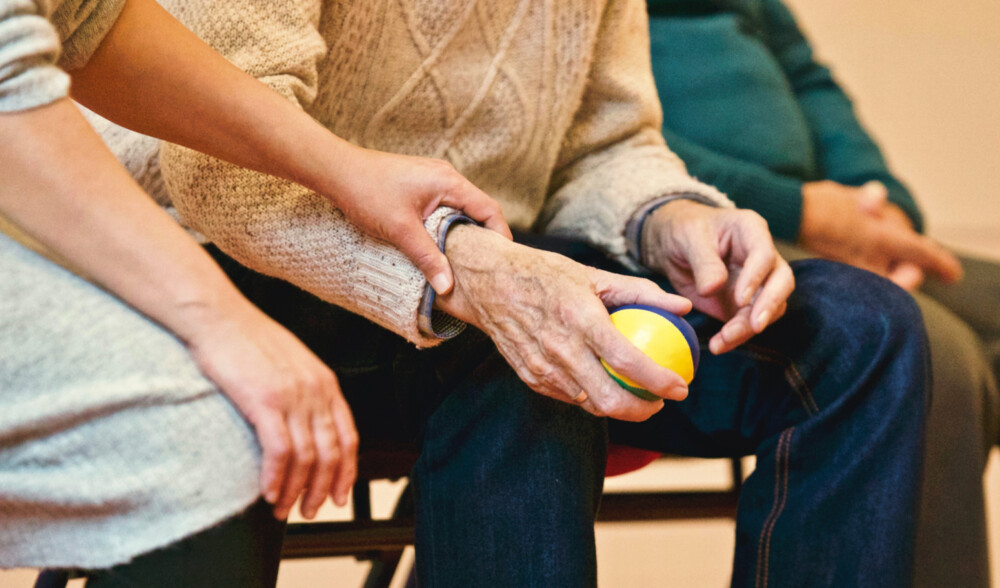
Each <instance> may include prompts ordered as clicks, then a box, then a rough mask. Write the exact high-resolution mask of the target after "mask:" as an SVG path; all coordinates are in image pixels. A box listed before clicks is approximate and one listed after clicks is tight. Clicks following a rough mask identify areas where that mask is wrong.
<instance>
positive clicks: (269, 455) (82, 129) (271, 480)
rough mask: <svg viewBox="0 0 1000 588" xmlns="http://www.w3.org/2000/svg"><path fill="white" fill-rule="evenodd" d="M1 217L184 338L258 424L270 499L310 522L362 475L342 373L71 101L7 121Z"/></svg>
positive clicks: (0, 131)
mask: <svg viewBox="0 0 1000 588" xmlns="http://www.w3.org/2000/svg"><path fill="white" fill-rule="evenodd" d="M0 136H3V137H4V140H3V141H2V142H0V177H3V178H4V181H3V182H0V213H2V214H3V215H4V216H6V217H7V218H9V219H10V220H11V221H13V222H14V223H15V224H16V225H18V226H19V227H20V228H21V229H23V230H24V231H25V232H27V233H28V234H29V235H30V236H32V237H34V238H35V239H37V240H38V241H39V242H41V243H42V244H44V245H45V246H46V247H48V248H50V249H52V250H53V251H55V253H56V254H58V255H59V256H61V257H63V258H65V259H67V260H68V261H69V262H70V263H72V264H73V265H74V266H75V267H78V268H80V269H81V270H82V271H83V272H85V273H86V274H87V275H88V276H90V277H91V278H92V279H93V280H95V281H96V282H97V283H99V284H100V285H102V286H103V287H104V288H106V289H107V290H110V291H111V292H114V293H115V294H117V295H118V296H119V297H121V298H122V299H123V300H125V301H126V302H128V303H129V304H131V305H132V306H134V307H135V308H137V309H138V310H140V311H141V312H143V313H145V314H146V315H148V316H149V317H150V318H152V319H153V320H155V321H157V322H159V323H160V324H161V325H163V326H164V327H166V328H167V329H168V330H170V331H172V332H173V333H175V334H176V335H177V336H178V337H179V338H180V339H181V340H182V341H183V342H184V343H185V344H186V345H187V347H188V348H189V349H190V350H191V353H192V356H193V357H194V358H195V360H196V361H197V362H198V364H199V366H200V367H201V369H202V371H203V372H204V373H205V374H206V375H207V376H208V377H209V378H211V379H212V380H213V381H214V382H215V383H216V384H217V385H218V386H219V387H220V388H221V389H222V390H223V392H225V393H226V394H227V395H228V396H229V397H230V398H231V399H232V400H233V402H234V403H235V404H236V405H237V406H238V407H239V408H240V410H241V411H242V412H243V414H244V415H245V416H246V417H247V419H248V420H249V421H250V422H251V424H253V425H254V427H255V428H256V431H257V435H258V438H259V439H260V442H261V445H262V447H263V449H264V464H263V471H262V473H261V492H262V493H263V494H264V496H265V497H266V498H267V499H268V500H270V501H271V502H274V503H276V514H277V515H278V516H285V515H286V514H287V512H288V510H289V509H290V508H291V505H292V503H293V502H294V500H295V499H296V498H297V497H298V496H299V494H301V492H302V490H303V489H306V491H307V499H306V501H305V502H306V506H305V507H304V510H305V512H306V514H308V515H310V516H311V515H312V514H313V513H314V512H315V509H316V508H318V506H319V503H321V502H322V500H323V499H324V498H325V497H326V496H327V495H328V494H331V493H332V494H333V496H334V498H335V500H337V501H338V502H339V503H343V502H344V501H345V500H346V497H347V492H348V490H349V489H350V486H351V484H352V483H353V480H354V477H355V471H356V463H355V459H356V457H355V451H356V444H357V433H356V432H355V429H354V424H353V420H352V418H351V414H350V409H349V408H348V407H347V404H346V402H345V401H344V399H343V396H342V395H341V393H340V389H339V387H338V385H337V381H336V378H335V377H334V375H333V373H332V372H331V371H330V370H329V369H328V368H326V366H324V365H323V364H322V363H321V362H320V361H319V360H318V359H316V358H315V357H314V356H313V355H312V354H311V353H310V352H309V351H308V350H307V349H306V348H305V347H304V346H303V345H302V344H301V343H300V342H299V341H298V340H296V339H295V338H294V337H293V336H292V335H291V334H290V333H288V332H287V331H285V330H284V329H283V328H282V327H280V326H279V325H277V324H276V323H274V322H273V321H271V320H270V319H268V318H267V317H266V316H264V315H263V314H262V313H260V311H258V310H257V309H256V308H255V307H253V306H252V305H251V304H250V303H249V302H247V301H246V300H245V299H244V298H243V297H242V296H241V295H240V294H239V292H237V291H236V289H235V288H234V287H233V286H232V284H231V283H230V282H229V281H228V280H227V279H226V276H225V275H224V274H223V273H222V271H221V269H219V267H218V266H217V265H215V264H214V263H213V262H212V260H211V258H210V257H209V256H208V255H207V254H206V253H205V252H204V251H203V250H202V249H201V248H200V247H199V246H198V245H197V244H196V243H195V242H194V241H193V240H191V239H190V237H188V236H187V234H186V233H184V231H183V230H182V229H181V228H180V227H178V226H177V224H176V223H174V221H173V220H172V219H170V217H168V216H167V215H166V214H165V213H164V212H163V211H162V210H160V209H159V207H157V206H156V205H155V204H153V202H152V201H151V200H150V199H149V198H148V197H147V196H146V195H145V194H144V193H142V191H141V189H140V188H139V187H138V186H137V185H136V184H135V183H134V182H133V181H132V179H131V178H129V176H128V174H127V173H126V172H125V170H124V169H122V168H121V166H119V165H118V162H117V161H115V159H114V156H113V155H112V154H111V153H110V152H109V151H108V150H107V148H106V147H105V146H104V145H103V143H101V141H100V139H99V138H98V137H97V135H96V134H95V133H94V132H93V131H92V130H91V129H90V127H89V125H87V123H86V121H84V119H83V117H82V115H81V114H80V112H79V111H78V110H77V109H76V108H75V107H74V106H73V105H72V104H71V103H70V101H69V100H68V99H61V100H57V101H56V102H53V103H51V104H49V105H47V106H43V107H40V108H36V109H33V110H28V111H23V112H15V113H6V114H2V115H0Z"/></svg>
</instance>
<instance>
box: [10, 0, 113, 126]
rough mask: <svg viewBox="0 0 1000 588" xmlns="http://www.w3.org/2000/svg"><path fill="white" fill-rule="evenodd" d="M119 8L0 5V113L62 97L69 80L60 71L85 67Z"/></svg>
mask: <svg viewBox="0 0 1000 588" xmlns="http://www.w3.org/2000/svg"><path fill="white" fill-rule="evenodd" d="M124 3H125V0H66V1H64V2H56V1H53V0H0V112H15V111H19V110H27V109H29V108H36V107H39V106H44V105H46V104H49V103H50V102H54V101H56V100H58V99H59V98H63V97H64V96H66V95H67V94H68V93H69V76H68V75H66V73H65V72H64V71H62V70H61V69H60V66H62V67H63V68H65V69H67V70H72V69H75V68H78V67H80V66H82V65H83V64H85V63H86V62H87V60H88V59H90V56H91V55H93V53H94V51H95V50H96V49H97V47H98V46H99V45H100V44H101V41H102V40H103V39H104V35H106V34H107V32H108V31H109V30H110V29H111V26H112V25H113V24H114V22H115V20H116V19H117V18H118V14H119V13H120V12H121V9H122V6H124ZM61 50H62V51H61ZM60 54H61V55H62V58H61V59H60Z"/></svg>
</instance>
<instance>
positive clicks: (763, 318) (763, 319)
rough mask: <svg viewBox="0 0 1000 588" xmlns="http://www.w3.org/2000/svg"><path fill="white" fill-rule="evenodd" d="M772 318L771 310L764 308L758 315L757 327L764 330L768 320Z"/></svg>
mask: <svg viewBox="0 0 1000 588" xmlns="http://www.w3.org/2000/svg"><path fill="white" fill-rule="evenodd" d="M769 320H771V311H769V310H762V311H760V314H758V315H757V329H758V330H760V331H763V330H764V327H766V326H767V321H769Z"/></svg>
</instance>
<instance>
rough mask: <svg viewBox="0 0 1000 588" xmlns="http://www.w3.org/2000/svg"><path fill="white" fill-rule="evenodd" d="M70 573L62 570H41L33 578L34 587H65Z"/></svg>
mask: <svg viewBox="0 0 1000 588" xmlns="http://www.w3.org/2000/svg"><path fill="white" fill-rule="evenodd" d="M69 576H70V573H69V572H66V571H63V570H42V572H41V573H40V574H38V579H36V580H35V588H66V584H68V583H69Z"/></svg>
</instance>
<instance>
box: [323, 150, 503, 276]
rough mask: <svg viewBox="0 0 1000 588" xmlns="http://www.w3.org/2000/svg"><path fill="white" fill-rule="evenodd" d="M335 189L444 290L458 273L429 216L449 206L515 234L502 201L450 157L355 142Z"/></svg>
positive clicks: (341, 204)
mask: <svg viewBox="0 0 1000 588" xmlns="http://www.w3.org/2000/svg"><path fill="white" fill-rule="evenodd" d="M349 153H350V154H349V155H348V160H349V163H347V164H346V165H345V166H344V169H343V171H345V172H347V173H342V174H339V177H338V178H336V182H337V183H336V185H335V187H334V188H333V189H329V190H324V193H325V194H326V195H327V197H328V198H330V200H331V202H333V203H334V205H335V206H337V207H338V208H339V209H340V210H341V211H342V212H343V213H344V214H345V215H346V216H347V217H348V218H349V219H350V220H351V222H353V223H354V224H355V225H357V226H358V227H359V228H361V229H362V230H364V231H365V232H367V233H369V234H370V235H374V236H375V237H378V238H380V239H382V240H383V241H387V242H388V243H390V244H392V245H393V246H395V247H396V248H397V249H399V250H400V252H402V253H403V254H404V255H406V257H408V258H409V259H410V261H412V262H413V264H414V265H416V266H417V269H419V270H420V271H421V272H422V273H423V274H424V276H426V278H427V281H428V282H429V283H430V284H431V287H432V288H434V291H435V292H437V293H438V294H447V293H448V292H450V291H451V289H452V287H453V286H454V282H455V278H454V275H453V273H452V271H451V266H450V265H449V263H448V258H447V257H445V254H444V253H443V252H442V251H441V250H440V249H438V246H437V244H436V243H435V242H434V239H432V238H431V236H430V235H429V234H428V233H427V231H426V230H425V229H424V221H425V220H426V219H427V218H428V217H429V216H430V215H431V214H432V213H433V212H434V211H435V210H436V209H437V208H438V207H441V206H449V207H451V208H455V209H457V210H459V211H461V212H463V213H464V214H465V215H466V216H468V217H470V218H472V219H473V220H475V221H477V222H479V223H482V224H483V226H485V227H486V228H488V229H491V230H493V231H495V232H497V233H499V234H500V235H502V236H504V237H506V238H507V239H510V238H511V233H510V229H509V228H508V227H507V223H506V221H505V220H504V217H503V212H502V211H501V210H500V205H499V204H498V203H497V202H496V201H495V200H493V199H492V198H490V197H489V196H487V195H486V193H484V192H483V191H482V190H480V189H479V188H477V187H476V186H474V185H473V184H472V182H470V181H469V180H467V179H466V178H465V177H464V176H462V174H460V173H458V171H456V170H455V168H454V167H453V166H452V165H451V164H450V163H448V162H447V161H444V160H440V159H430V158H426V157H413V156H408V155H398V154H395V153H386V152H382V151H374V150H371V149H362V148H360V147H353V146H352V149H351V150H350V152H349Z"/></svg>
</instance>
